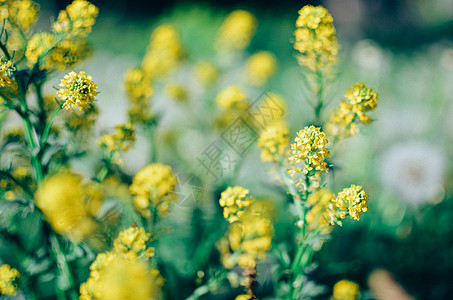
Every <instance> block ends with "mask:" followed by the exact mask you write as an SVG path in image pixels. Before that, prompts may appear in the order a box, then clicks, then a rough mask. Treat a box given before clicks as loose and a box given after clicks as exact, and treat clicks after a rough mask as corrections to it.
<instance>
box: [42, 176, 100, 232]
mask: <svg viewBox="0 0 453 300" xmlns="http://www.w3.org/2000/svg"><path fill="white" fill-rule="evenodd" d="M83 198H84V189H83V187H82V178H81V177H80V176H79V175H76V174H73V173H69V172H63V173H58V174H56V175H52V176H50V177H48V178H46V179H45V180H44V181H43V182H42V184H41V186H39V188H38V190H37V191H36V193H35V202H36V206H37V207H39V209H41V211H42V212H43V214H44V215H45V216H46V219H47V221H49V223H50V224H51V225H52V227H53V229H54V230H55V231H56V232H57V233H60V234H67V235H69V236H70V237H72V238H73V239H74V240H79V239H83V238H84V237H86V236H88V235H90V234H91V233H92V232H93V231H94V229H95V224H94V222H93V221H92V219H91V218H90V217H89V215H88V213H87V211H86V210H85V205H84V202H83Z"/></svg>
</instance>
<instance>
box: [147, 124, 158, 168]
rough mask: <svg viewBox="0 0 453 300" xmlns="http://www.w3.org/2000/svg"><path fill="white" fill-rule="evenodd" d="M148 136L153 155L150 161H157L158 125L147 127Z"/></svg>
mask: <svg viewBox="0 0 453 300" xmlns="http://www.w3.org/2000/svg"><path fill="white" fill-rule="evenodd" d="M146 130H147V131H148V137H149V140H150V142H151V156H150V163H153V162H156V161H157V145H156V126H155V125H154V124H153V125H151V126H149V127H147V128H146Z"/></svg>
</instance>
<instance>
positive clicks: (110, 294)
mask: <svg viewBox="0 0 453 300" xmlns="http://www.w3.org/2000/svg"><path fill="white" fill-rule="evenodd" d="M149 238H150V235H149V234H148V233H146V232H145V230H144V229H143V228H138V227H130V228H128V229H126V230H123V231H121V232H120V233H119V234H118V237H117V238H116V239H115V240H114V242H113V244H114V247H113V250H112V251H109V252H104V253H100V254H98V256H97V257H96V259H95V260H94V262H93V263H92V264H91V266H90V271H91V272H90V277H89V278H88V280H87V281H86V282H85V283H83V284H82V285H81V286H80V294H81V295H80V299H81V300H127V299H131V300H132V299H134V300H135V299H137V300H148V299H159V297H160V292H161V287H162V285H163V278H162V277H161V275H160V273H159V271H158V270H157V269H154V268H151V267H150V266H149V258H150V257H152V256H154V249H153V248H151V247H147V246H146V242H148V241H149Z"/></svg>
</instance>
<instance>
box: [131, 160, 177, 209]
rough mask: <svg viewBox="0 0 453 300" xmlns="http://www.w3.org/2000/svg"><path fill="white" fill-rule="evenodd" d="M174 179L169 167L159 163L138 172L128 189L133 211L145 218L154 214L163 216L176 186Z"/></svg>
mask: <svg viewBox="0 0 453 300" xmlns="http://www.w3.org/2000/svg"><path fill="white" fill-rule="evenodd" d="M176 181H177V180H176V177H174V176H173V174H172V172H171V167H170V166H167V165H163V164H161V163H153V164H150V165H148V166H146V167H145V168H143V169H142V170H140V171H139V172H138V173H137V174H136V175H135V176H134V178H133V179H132V184H131V186H130V188H129V191H130V193H131V194H132V195H133V196H135V197H134V207H135V209H136V210H137V211H138V212H139V213H140V214H141V215H142V216H143V217H145V218H149V217H151V215H152V212H151V210H150V208H151V209H152V210H153V211H154V212H155V213H160V214H163V213H165V212H166V211H167V210H168V208H169V201H171V200H172V198H173V197H172V196H173V195H172V192H173V190H174V187H175V185H176Z"/></svg>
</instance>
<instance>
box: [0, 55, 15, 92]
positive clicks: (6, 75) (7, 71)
mask: <svg viewBox="0 0 453 300" xmlns="http://www.w3.org/2000/svg"><path fill="white" fill-rule="evenodd" d="M15 70H16V68H15V67H14V66H13V62H12V61H9V60H8V61H6V62H3V61H2V62H1V64H0V88H5V87H12V88H13V89H15V87H16V84H15V82H14V81H13V80H12V79H11V76H12V73H13V72H14V71H15Z"/></svg>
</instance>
